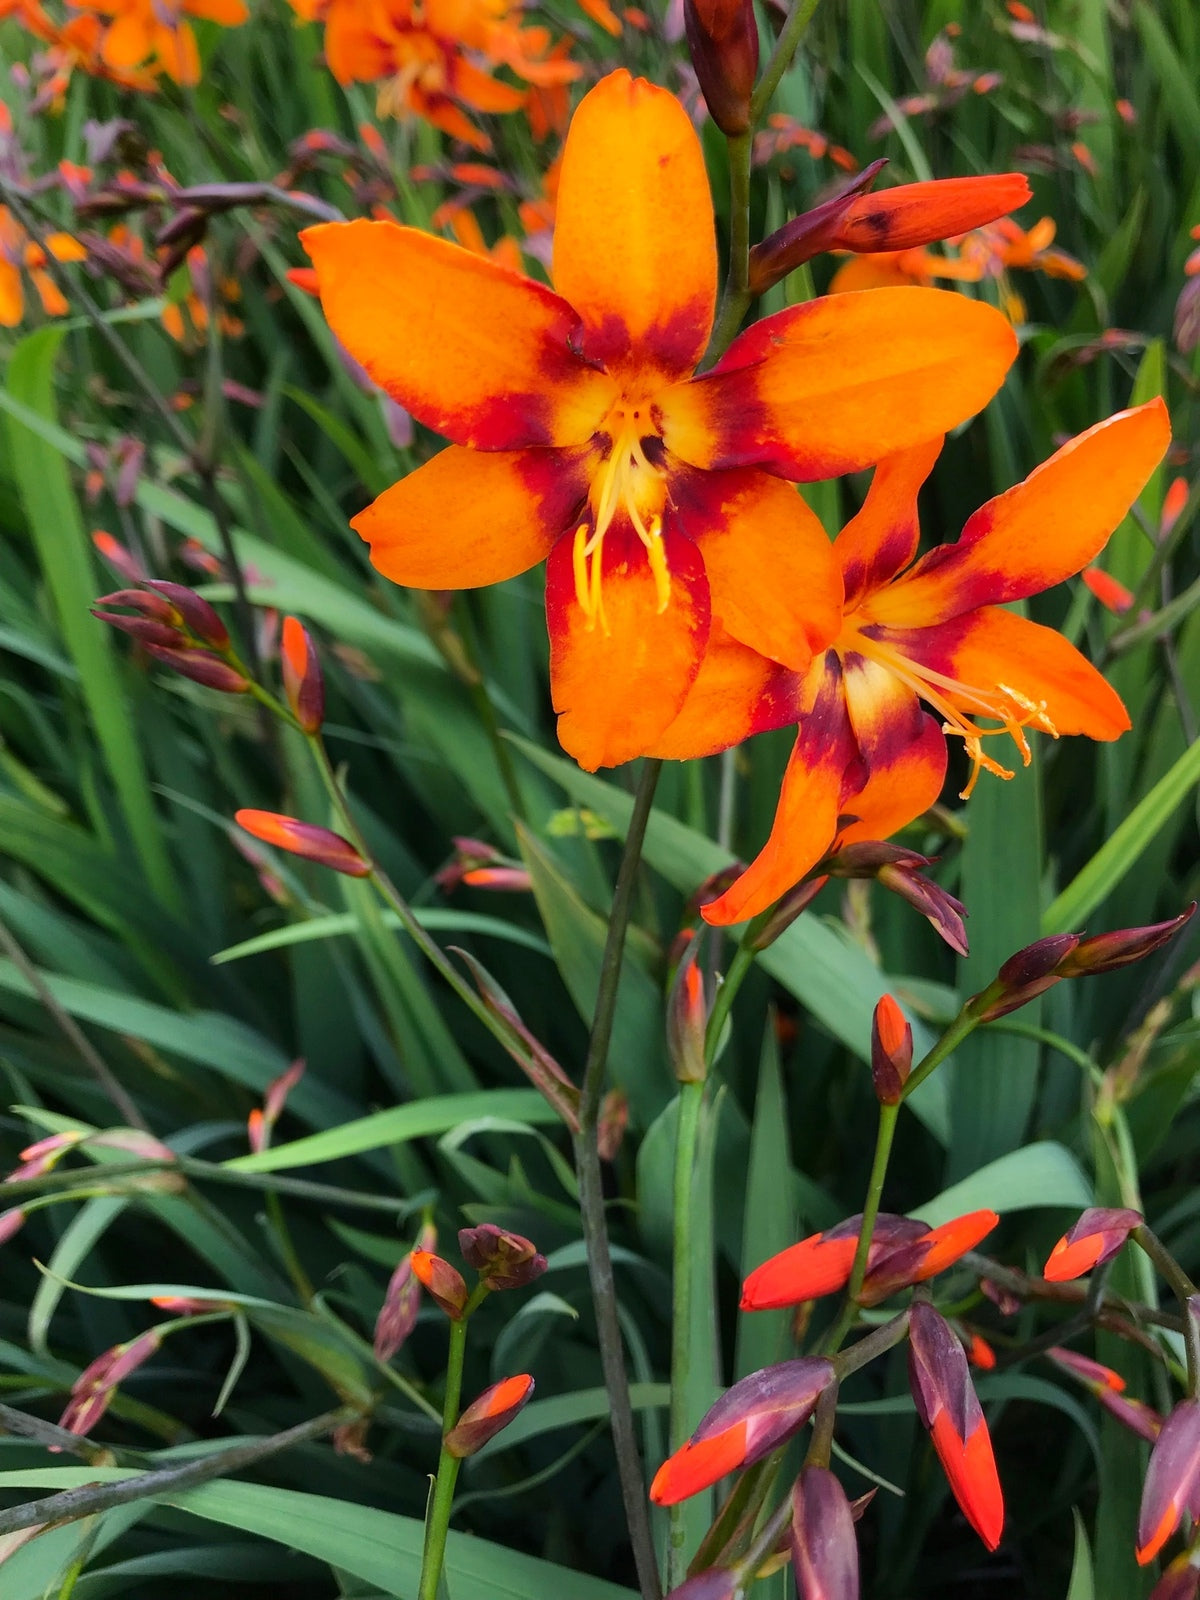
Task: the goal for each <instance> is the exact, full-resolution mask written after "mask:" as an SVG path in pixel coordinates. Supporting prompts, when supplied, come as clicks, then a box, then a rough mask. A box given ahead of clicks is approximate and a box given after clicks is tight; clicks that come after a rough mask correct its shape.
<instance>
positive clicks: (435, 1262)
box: [409, 1250, 468, 1322]
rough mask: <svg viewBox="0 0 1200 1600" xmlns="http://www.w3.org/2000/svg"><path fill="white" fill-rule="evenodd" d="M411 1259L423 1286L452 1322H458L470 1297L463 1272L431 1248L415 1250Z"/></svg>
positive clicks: (415, 1272) (418, 1279)
mask: <svg viewBox="0 0 1200 1600" xmlns="http://www.w3.org/2000/svg"><path fill="white" fill-rule="evenodd" d="M409 1259H410V1260H411V1261H412V1269H413V1272H414V1274H415V1275H416V1278H417V1281H418V1282H419V1283H420V1284H421V1286H422V1288H423V1289H425V1290H426V1292H427V1293H428V1294H429V1296H430V1298H431V1299H432V1300H435V1301H436V1302H437V1303H438V1305H439V1306H441V1308H442V1310H443V1311H444V1312H445V1313H446V1315H447V1316H448V1317H449V1318H450V1320H451V1322H457V1321H458V1319H459V1318H460V1317H461V1316H462V1314H463V1308H464V1307H465V1306H466V1303H467V1299H468V1295H467V1286H466V1283H465V1282H464V1281H463V1275H462V1273H461V1272H459V1271H458V1269H457V1267H452V1266H451V1265H450V1263H449V1262H448V1261H443V1260H442V1258H441V1256H435V1255H434V1254H433V1252H432V1251H430V1250H414V1251H413V1253H412V1255H411V1257H410V1258H409Z"/></svg>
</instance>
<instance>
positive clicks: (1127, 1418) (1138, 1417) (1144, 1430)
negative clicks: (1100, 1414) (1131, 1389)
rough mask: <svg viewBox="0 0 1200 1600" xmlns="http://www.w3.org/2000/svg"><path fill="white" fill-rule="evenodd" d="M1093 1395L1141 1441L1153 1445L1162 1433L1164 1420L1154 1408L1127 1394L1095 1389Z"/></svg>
mask: <svg viewBox="0 0 1200 1600" xmlns="http://www.w3.org/2000/svg"><path fill="white" fill-rule="evenodd" d="M1093 1393H1094V1395H1095V1397H1096V1399H1097V1400H1098V1401H1099V1402H1100V1404H1101V1405H1102V1406H1103V1407H1104V1409H1105V1411H1107V1412H1108V1413H1109V1414H1110V1416H1112V1417H1115V1418H1116V1420H1117V1421H1118V1422H1119V1423H1120V1424H1121V1426H1122V1427H1123V1428H1128V1429H1129V1431H1130V1432H1131V1433H1136V1434H1137V1436H1138V1438H1139V1439H1145V1440H1146V1442H1147V1443H1148V1444H1153V1443H1154V1441H1155V1440H1156V1439H1157V1438H1158V1436H1159V1434H1160V1433H1161V1432H1162V1429H1163V1419H1162V1417H1161V1416H1160V1415H1159V1413H1158V1412H1157V1411H1155V1409H1154V1407H1153V1406H1148V1405H1146V1403H1145V1402H1144V1401H1142V1400H1134V1399H1133V1398H1132V1397H1131V1396H1130V1395H1127V1394H1114V1393H1113V1391H1112V1390H1111V1389H1095V1390H1093Z"/></svg>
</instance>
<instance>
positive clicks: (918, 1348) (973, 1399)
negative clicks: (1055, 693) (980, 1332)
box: [908, 1301, 1004, 1550]
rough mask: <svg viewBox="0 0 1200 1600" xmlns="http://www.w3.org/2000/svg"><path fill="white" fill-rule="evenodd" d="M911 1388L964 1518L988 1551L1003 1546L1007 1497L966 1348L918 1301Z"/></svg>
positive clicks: (911, 1346) (911, 1338)
mask: <svg viewBox="0 0 1200 1600" xmlns="http://www.w3.org/2000/svg"><path fill="white" fill-rule="evenodd" d="M908 1373H909V1382H910V1384H911V1386H912V1392H913V1399H914V1400H915V1401H916V1405H917V1414H918V1416H919V1417H920V1419H921V1422H922V1424H923V1425H924V1426H925V1427H926V1428H927V1429H928V1430H929V1434H930V1438H931V1439H932V1441H933V1448H934V1449H935V1450H936V1451H937V1456H938V1460H939V1461H940V1462H941V1463H942V1470H943V1471H944V1472H945V1474H946V1478H947V1480H948V1482H949V1484H950V1488H951V1490H952V1491H953V1494H954V1498H955V1499H956V1500H957V1501H958V1503H959V1506H960V1507H961V1508H962V1512H963V1515H964V1516H965V1517H966V1519H967V1521H968V1522H969V1523H970V1524H971V1526H972V1527H973V1528H974V1529H975V1532H976V1533H977V1534H978V1535H979V1537H980V1538H981V1539H982V1540H983V1542H984V1544H985V1545H986V1546H987V1548H988V1549H989V1550H994V1549H995V1548H996V1546H997V1545H998V1544H999V1543H1000V1534H1001V1532H1002V1531H1003V1528H1004V1496H1003V1493H1002V1491H1001V1488H1000V1479H999V1477H998V1476H997V1474H996V1459H995V1456H994V1455H993V1454H992V1441H991V1436H990V1435H989V1433H988V1429H987V1423H986V1422H985V1421H984V1419H983V1411H982V1409H981V1408H980V1405H979V1398H978V1396H977V1395H976V1393H975V1390H974V1387H973V1386H972V1383H971V1374H970V1372H969V1370H968V1367H967V1358H966V1355H965V1354H964V1352H963V1347H962V1345H961V1344H959V1342H958V1340H957V1339H956V1338H955V1337H954V1333H953V1331H952V1329H951V1327H950V1324H949V1323H948V1322H947V1321H946V1319H945V1318H944V1317H942V1316H941V1315H939V1313H938V1312H936V1311H935V1310H934V1309H933V1307H932V1306H931V1305H926V1304H925V1303H924V1302H922V1301H918V1302H917V1303H916V1304H915V1305H914V1306H913V1308H912V1311H911V1313H910V1322H909V1357H908Z"/></svg>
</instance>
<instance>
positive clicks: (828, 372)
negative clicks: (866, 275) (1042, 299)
mask: <svg viewBox="0 0 1200 1600" xmlns="http://www.w3.org/2000/svg"><path fill="white" fill-rule="evenodd" d="M1016 353H1017V341H1016V335H1015V334H1014V333H1013V331H1012V328H1011V327H1010V326H1009V323H1008V321H1007V320H1006V318H1004V317H1002V316H1001V314H1000V313H999V312H998V311H995V310H993V309H992V307H991V306H987V305H983V304H982V303H980V302H978V301H974V300H968V299H966V297H965V296H963V295H960V294H951V293H949V292H948V291H946V290H944V289H877V290H872V291H870V292H869V293H863V294H853V295H836V296H828V295H827V296H826V297H825V298H824V299H821V300H810V301H808V302H807V304H805V305H800V306H792V307H790V308H789V309H788V310H786V311H780V312H777V313H776V314H775V316H773V317H766V318H764V320H763V321H762V322H757V323H755V324H754V326H753V327H751V328H747V330H746V331H745V333H743V334H741V335H740V336H739V337H738V338H737V339H735V340H734V342H733V344H732V345H731V347H730V349H729V351H728V353H727V354H726V355H725V357H724V359H723V360H722V361H721V362H720V363H719V365H718V366H717V367H716V368H715V369H714V370H713V371H712V372H710V373H706V374H705V375H704V376H703V377H700V378H695V379H693V380H692V381H691V382H689V383H685V384H677V385H676V386H675V387H674V388H672V389H670V390H669V391H667V392H665V393H664V394H662V395H660V396H659V404H660V408H661V412H662V421H663V437H664V438H665V440H666V443H667V447H668V448H669V449H670V450H671V451H672V452H673V453H674V454H676V455H678V456H680V457H682V459H683V460H685V461H690V462H691V463H692V464H693V465H694V466H698V467H736V466H751V465H758V466H763V467H766V468H767V469H768V471H770V472H775V473H777V474H778V475H779V476H780V477H781V478H793V479H795V480H796V481H797V482H800V483H807V482H811V481H812V480H813V479H816V478H833V477H837V476H838V475H839V474H841V473H843V472H856V471H858V469H859V468H860V467H865V466H869V465H870V464H871V463H872V462H875V461H879V460H881V459H882V458H883V457H884V456H885V455H890V454H892V453H893V452H894V451H896V450H903V449H905V448H907V447H908V446H909V445H912V444H918V443H920V442H921V440H923V439H930V438H932V437H933V436H934V434H937V433H945V432H946V430H947V429H948V428H952V427H954V426H956V425H957V424H958V423H960V422H962V421H963V420H964V419H965V418H967V417H969V416H972V415H973V414H974V413H975V412H976V411H978V410H979V409H980V408H981V407H982V406H984V405H986V404H987V402H988V401H989V400H990V399H991V398H992V396H993V395H994V394H995V393H996V390H997V389H998V388H999V387H1000V385H1001V383H1002V382H1003V381H1004V375H1005V373H1006V372H1007V371H1008V369H1009V367H1010V366H1011V365H1012V362H1013V359H1014V357H1015V356H1016Z"/></svg>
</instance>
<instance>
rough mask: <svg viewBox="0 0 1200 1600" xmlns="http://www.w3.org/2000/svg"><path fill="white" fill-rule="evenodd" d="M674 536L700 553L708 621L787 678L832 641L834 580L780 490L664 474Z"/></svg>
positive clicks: (789, 491) (798, 512) (836, 612)
mask: <svg viewBox="0 0 1200 1600" xmlns="http://www.w3.org/2000/svg"><path fill="white" fill-rule="evenodd" d="M670 495H671V500H672V503H673V504H674V507H675V511H676V515H677V516H678V518H679V526H680V528H681V529H682V530H683V531H684V532H685V533H686V534H688V535H689V537H691V538H693V539H694V540H695V541H696V543H697V544H698V545H699V546H700V552H701V554H702V555H703V557H704V567H705V571H706V572H707V573H708V581H709V585H710V587H711V589H712V608H713V615H714V616H715V617H718V618H719V619H720V620H721V622H722V623H723V625H724V626H725V628H726V629H727V630H728V632H730V633H731V634H732V635H733V636H734V638H735V639H740V640H741V641H742V643H743V644H748V645H750V646H752V647H753V648H754V649H755V650H758V651H760V652H761V653H762V654H763V655H765V656H771V657H772V658H773V659H774V660H776V661H779V662H781V663H782V664H783V665H784V666H785V667H792V668H794V669H795V670H797V671H800V670H802V669H803V668H805V667H807V666H808V664H809V662H810V661H811V660H812V657H813V652H814V651H815V650H823V649H824V648H825V646H826V645H828V644H830V643H832V641H833V640H834V639H835V638H836V636H837V632H838V629H839V628H840V626H841V621H842V604H841V602H842V581H841V574H840V573H839V571H838V567H837V562H836V561H835V559H834V554H833V546H832V545H831V544H830V542H829V536H828V535H827V534H826V532H825V529H824V528H823V527H822V526H821V523H820V520H819V519H818V518H817V517H816V516H815V515H814V513H813V512H812V511H810V510H809V508H808V506H807V505H805V503H804V501H803V500H802V499H801V498H800V495H799V494H798V493H797V491H796V490H795V489H793V488H792V487H791V485H790V484H786V483H781V482H780V480H779V479H778V478H773V477H771V476H770V475H769V474H768V473H765V472H759V471H756V470H755V469H754V468H749V469H746V470H743V471H740V472H736V471H735V472H694V471H689V470H687V469H684V470H683V471H681V472H677V473H673V474H672V475H671V487H670Z"/></svg>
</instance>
